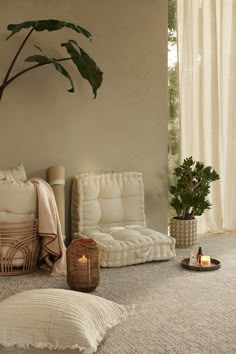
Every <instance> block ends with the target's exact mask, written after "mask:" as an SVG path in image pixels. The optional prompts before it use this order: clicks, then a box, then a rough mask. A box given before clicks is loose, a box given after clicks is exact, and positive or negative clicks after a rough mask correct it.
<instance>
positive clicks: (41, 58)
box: [25, 47, 75, 92]
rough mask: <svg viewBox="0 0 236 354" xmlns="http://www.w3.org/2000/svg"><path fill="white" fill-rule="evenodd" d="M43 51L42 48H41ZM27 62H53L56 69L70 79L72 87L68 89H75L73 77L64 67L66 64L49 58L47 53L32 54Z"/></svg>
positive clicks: (72, 90)
mask: <svg viewBox="0 0 236 354" xmlns="http://www.w3.org/2000/svg"><path fill="white" fill-rule="evenodd" d="M37 48H38V49H39V50H41V49H40V48H39V47H37ZM41 52H42V50H41ZM25 61H26V62H31V63H32V62H36V63H39V64H49V63H51V64H53V65H54V67H55V69H56V70H57V71H58V72H59V73H61V74H62V75H63V76H65V77H66V78H67V79H69V80H70V83H71V88H70V89H69V90H67V91H69V92H74V91H75V89H74V84H73V81H72V79H71V76H70V75H69V73H68V71H67V70H66V69H65V68H64V66H62V65H61V64H60V63H58V62H57V61H56V60H55V59H54V58H49V57H47V56H46V55H32V56H30V57H28V58H26V59H25Z"/></svg>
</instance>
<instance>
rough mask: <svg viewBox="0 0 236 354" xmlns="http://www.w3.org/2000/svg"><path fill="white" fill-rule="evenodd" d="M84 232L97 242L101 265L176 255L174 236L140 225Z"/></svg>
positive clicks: (136, 262) (115, 264)
mask: <svg viewBox="0 0 236 354" xmlns="http://www.w3.org/2000/svg"><path fill="white" fill-rule="evenodd" d="M85 235H86V236H89V237H92V238H93V239H94V240H96V242H97V243H98V246H99V249H100V263H101V266H102V267H122V266H127V265H131V264H138V263H145V262H151V261H160V260H167V259H171V258H173V257H175V256H176V254H175V239H173V238H172V237H169V236H167V235H164V234H162V233H160V232H157V231H155V230H152V229H148V228H146V227H143V226H139V225H129V226H124V227H111V228H109V229H107V230H105V229H101V228H100V229H99V230H95V231H86V232H85Z"/></svg>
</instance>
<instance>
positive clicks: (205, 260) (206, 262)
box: [201, 256, 211, 267]
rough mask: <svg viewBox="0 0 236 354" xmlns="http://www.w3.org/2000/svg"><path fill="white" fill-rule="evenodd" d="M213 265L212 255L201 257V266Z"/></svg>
mask: <svg viewBox="0 0 236 354" xmlns="http://www.w3.org/2000/svg"><path fill="white" fill-rule="evenodd" d="M210 265H211V257H210V256H202V257H201V266H202V267H209V266H210Z"/></svg>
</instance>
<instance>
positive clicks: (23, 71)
mask: <svg viewBox="0 0 236 354" xmlns="http://www.w3.org/2000/svg"><path fill="white" fill-rule="evenodd" d="M65 60H71V57H68V58H62V59H55V61H57V62H59V61H65ZM47 64H52V62H51V61H48V62H47V63H38V64H35V65H32V66H30V67H29V68H26V69H24V70H22V71H20V72H19V73H17V74H15V75H14V76H12V77H11V78H10V79H9V80H6V81H5V79H4V81H3V84H2V85H1V86H0V101H1V98H2V95H3V91H4V89H5V88H6V87H7V86H8V85H9V84H10V83H11V82H12V81H13V80H15V79H16V78H17V77H19V76H21V75H22V74H24V73H26V72H27V71H30V70H32V69H35V68H39V67H40V66H44V65H47ZM12 66H13V65H12ZM8 76H9V75H8ZM8 76H7V75H6V77H8Z"/></svg>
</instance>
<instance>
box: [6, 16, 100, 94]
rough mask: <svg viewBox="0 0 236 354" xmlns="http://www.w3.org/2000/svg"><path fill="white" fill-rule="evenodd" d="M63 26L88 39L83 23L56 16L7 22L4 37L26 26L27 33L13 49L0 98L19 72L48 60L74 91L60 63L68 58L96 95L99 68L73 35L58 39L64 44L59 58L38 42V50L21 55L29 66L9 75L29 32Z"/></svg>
mask: <svg viewBox="0 0 236 354" xmlns="http://www.w3.org/2000/svg"><path fill="white" fill-rule="evenodd" d="M64 27H67V28H70V29H71V30H73V31H75V32H77V33H79V34H80V35H83V36H85V37H86V38H88V39H92V35H91V34H90V33H89V32H88V31H87V30H86V29H85V28H83V27H81V26H79V25H75V24H73V23H70V22H65V21H59V20H53V19H50V20H39V21H27V22H23V23H19V24H9V25H8V26H7V29H8V30H9V31H11V33H10V35H9V36H8V37H7V38H6V39H9V38H11V37H12V36H13V35H14V34H16V33H18V32H20V31H21V30H24V29H29V32H28V34H27V35H26V37H25V39H24V40H23V42H22V43H21V45H20V47H19V49H18V50H17V52H16V55H15V57H14V58H13V60H12V62H11V64H10V66H9V69H8V71H7V73H6V75H5V77H4V79H3V81H2V84H1V85H0V100H1V98H2V95H3V92H4V90H5V89H6V87H7V86H8V85H9V84H10V83H11V82H12V81H14V80H15V79H17V78H18V77H19V76H21V75H23V74H25V73H26V72H28V71H30V70H33V69H36V68H39V67H41V66H45V65H48V64H52V65H53V66H54V68H55V69H56V70H57V71H58V72H59V73H61V74H62V75H63V76H65V77H66V78H67V79H68V80H69V81H70V85H71V87H70V89H69V90H68V91H69V92H74V84H73V81H72V78H71V76H70V74H69V73H68V71H67V70H66V69H65V67H64V66H63V65H62V64H61V62H63V61H68V60H71V61H72V62H73V64H74V65H75V67H76V68H77V70H78V71H79V73H80V75H81V76H82V77H83V78H84V79H86V80H88V82H89V84H90V85H91V87H92V90H93V94H94V98H95V97H96V95H97V90H98V88H99V87H100V85H101V83H102V75H103V73H102V71H101V70H100V69H99V67H98V66H97V65H96V63H95V61H94V60H93V59H92V58H91V57H90V56H89V55H88V54H87V53H86V52H85V51H84V50H83V49H82V48H81V47H80V46H79V44H78V43H77V42H76V41H75V40H74V39H69V40H68V41H67V42H64V43H61V46H62V47H63V48H65V50H66V52H67V56H65V57H63V58H53V57H50V56H48V55H46V54H45V51H44V50H43V49H41V48H40V47H39V46H36V45H35V46H34V47H35V48H36V49H37V50H38V51H39V54H35V55H31V56H29V57H27V58H26V59H25V62H28V63H35V64H33V65H31V66H27V67H26V68H25V69H23V70H21V71H19V72H18V73H16V74H14V75H12V76H11V72H12V69H13V67H14V64H15V62H16V60H17V58H18V56H19V54H20V53H21V51H22V49H23V47H24V46H25V44H26V42H27V40H28V39H29V37H30V36H31V34H32V33H33V31H39V32H41V31H45V30H46V31H50V32H51V31H57V30H60V29H62V28H64Z"/></svg>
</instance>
